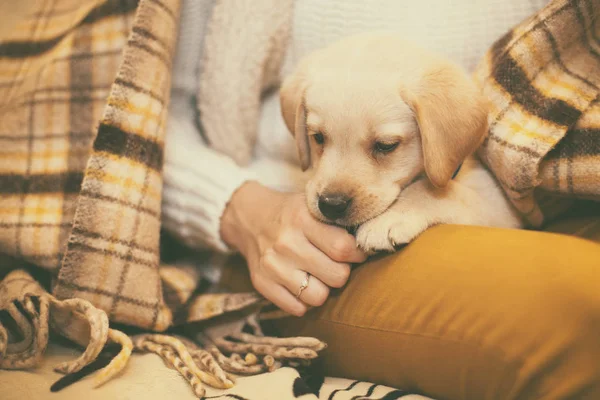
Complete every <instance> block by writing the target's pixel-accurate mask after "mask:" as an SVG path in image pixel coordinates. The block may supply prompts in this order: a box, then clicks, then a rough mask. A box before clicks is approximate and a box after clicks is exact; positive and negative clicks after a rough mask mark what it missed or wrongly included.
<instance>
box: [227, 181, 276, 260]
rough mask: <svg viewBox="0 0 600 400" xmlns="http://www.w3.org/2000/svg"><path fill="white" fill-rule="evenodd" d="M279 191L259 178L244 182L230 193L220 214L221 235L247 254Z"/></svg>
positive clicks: (231, 245) (229, 244) (230, 244)
mask: <svg viewBox="0 0 600 400" xmlns="http://www.w3.org/2000/svg"><path fill="white" fill-rule="evenodd" d="M276 195H277V192H275V191H273V190H271V189H269V188H267V187H265V186H263V185H261V184H260V183H258V182H256V181H247V182H245V183H243V184H242V185H241V186H240V187H239V188H238V189H237V190H236V191H235V192H234V193H233V195H232V196H231V199H230V200H229V203H228V204H227V207H225V211H224V212H223V215H222V216H221V224H220V235H221V239H222V240H223V241H224V242H225V243H226V244H227V245H228V246H230V247H233V248H235V249H237V250H238V251H240V252H241V253H242V254H243V255H244V256H246V257H247V252H248V244H249V242H250V241H252V240H254V239H255V238H256V237H257V236H258V234H259V232H260V226H261V221H265V219H266V214H267V213H268V211H269V209H270V208H271V207H272V203H273V196H276Z"/></svg>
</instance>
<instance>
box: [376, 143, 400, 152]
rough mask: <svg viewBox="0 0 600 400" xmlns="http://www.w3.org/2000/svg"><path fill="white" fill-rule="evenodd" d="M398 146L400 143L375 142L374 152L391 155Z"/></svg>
mask: <svg viewBox="0 0 600 400" xmlns="http://www.w3.org/2000/svg"><path fill="white" fill-rule="evenodd" d="M399 144H400V142H394V143H384V142H376V143H375V147H374V150H375V151H376V152H377V153H391V152H392V151H394V150H395V149H396V147H398V145H399Z"/></svg>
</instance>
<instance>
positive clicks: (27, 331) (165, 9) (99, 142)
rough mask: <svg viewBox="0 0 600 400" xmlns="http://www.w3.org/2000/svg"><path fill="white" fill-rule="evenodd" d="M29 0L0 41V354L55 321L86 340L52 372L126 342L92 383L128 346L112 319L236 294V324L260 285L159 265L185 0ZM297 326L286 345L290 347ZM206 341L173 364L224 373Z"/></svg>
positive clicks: (32, 350)
mask: <svg viewBox="0 0 600 400" xmlns="http://www.w3.org/2000/svg"><path fill="white" fill-rule="evenodd" d="M33 4H34V6H33V7H31V8H30V9H29V10H28V11H27V13H26V15H24V16H23V18H21V19H19V20H18V22H17V23H16V25H15V26H14V27H12V29H11V30H10V34H9V35H8V36H6V35H5V37H2V38H1V40H2V41H1V42H0V255H1V256H2V258H0V263H2V262H5V263H6V265H2V264H0V267H2V268H0V277H2V276H4V279H2V280H1V281H0V311H2V312H1V313H0V368H28V367H32V366H35V365H36V364H37V363H38V362H39V360H40V358H41V356H42V355H43V352H44V350H45V347H46V343H47V339H48V331H49V329H50V328H52V329H53V331H54V332H55V333H57V334H59V335H61V336H65V337H67V338H69V339H71V340H73V341H75V342H77V343H79V344H81V345H82V346H85V347H86V350H85V351H84V353H83V354H82V355H81V356H80V357H79V358H78V359H76V360H74V361H71V362H68V363H65V364H63V365H59V366H57V371H59V372H63V373H72V372H75V371H78V370H80V369H81V368H83V366H85V365H86V364H88V363H89V362H91V361H92V360H93V359H95V358H96V357H97V356H98V355H99V353H100V351H101V350H102V348H103V347H104V345H105V344H106V343H109V342H113V343H118V344H119V345H120V346H121V352H120V353H119V355H118V356H117V357H115V358H114V359H113V361H112V362H111V363H110V364H109V365H108V366H107V367H106V368H104V369H103V370H102V371H101V372H100V373H99V375H98V376H97V379H98V381H97V383H98V384H101V383H103V382H105V381H106V380H107V379H109V378H110V377H112V376H114V375H116V374H117V373H118V372H119V371H120V370H121V369H122V368H124V366H125V364H126V362H127V360H128V358H129V354H130V353H131V351H132V348H133V347H134V344H133V343H132V341H131V340H130V339H129V338H128V337H127V336H126V335H124V334H123V333H121V332H119V331H116V330H114V329H110V328H109V320H110V321H111V322H120V323H123V324H127V325H132V326H136V327H138V328H144V329H146V330H153V331H164V330H166V329H167V328H169V327H170V326H172V325H174V324H181V323H185V322H191V321H199V320H206V319H209V318H212V317H215V316H218V315H221V314H224V313H228V312H232V311H240V310H242V309H243V311H244V312H242V313H240V314H238V315H239V316H236V317H235V318H238V319H239V320H240V321H241V323H242V324H241V325H240V324H234V325H232V326H233V327H239V328H240V329H241V327H242V326H243V322H244V320H245V318H247V317H248V315H249V314H253V315H255V314H256V313H257V312H258V309H259V308H260V307H261V305H262V304H264V300H262V298H261V297H260V296H258V295H257V294H256V293H235V294H228V293H220V294H217V293H211V292H210V291H204V290H203V289H205V287H206V286H205V285H202V282H203V281H202V280H201V277H200V276H199V273H198V271H197V270H196V269H195V268H193V267H191V266H189V265H182V264H179V265H177V266H169V265H161V258H160V246H159V239H160V209H161V195H162V193H161V192H162V164H163V147H164V140H165V137H164V136H165V129H164V128H165V122H166V118H167V110H168V101H169V93H170V86H171V70H172V66H171V63H172V60H173V55H174V54H173V52H174V49H175V42H176V33H177V31H178V29H177V24H178V17H179V6H180V5H179V0H140V1H139V2H138V1H137V0H87V1H82V0H40V1H35V2H33ZM3 7H7V6H6V5H4V4H0V15H2V11H3ZM5 260H6V261H5ZM23 267H31V269H30V270H29V272H27V271H26V270H24V269H22V268H23ZM39 267H41V268H42V269H45V271H43V270H41V269H39ZM36 268H37V269H36ZM42 272H43V273H42ZM43 275H50V278H51V280H52V283H53V284H52V286H53V288H52V292H53V293H52V294H50V293H48V292H47V291H46V290H45V289H44V286H45V287H46V289H49V288H48V286H50V285H48V284H46V285H42V284H40V282H42V283H46V282H44V281H45V280H46V279H42V278H43ZM207 292H208V293H207ZM236 329H237V328H236ZM218 332H220V333H221V334H228V332H229V333H235V329H234V331H233V332H231V329H229V328H228V326H225V327H224V328H223V329H219V330H218ZM15 337H16V338H19V337H23V338H24V339H23V340H20V341H17V342H15V341H14V338H15ZM152 337H153V338H154V339H156V338H161V339H160V341H159V342H156V343H154V342H155V341H156V340H158V339H156V340H154V339H151V338H152ZM152 337H149V338H150V339H147V340H145V341H143V343H142V342H139V341H137V342H136V343H138V342H139V343H138V344H140V343H142V344H143V346H142V345H141V344H140V345H139V346H137V349H138V350H141V351H148V350H150V351H156V352H157V353H159V354H161V355H163V356H164V355H165V354H167V355H172V354H174V352H177V353H178V354H179V355H180V356H181V354H182V353H183V352H184V349H185V345H184V344H183V343H182V342H181V341H180V340H178V339H175V338H171V337H169V336H152ZM163 339H164V340H163ZM215 339H219V338H218V337H215ZM153 340H154V341H153ZM256 340H263V341H264V340H267V342H268V341H269V340H270V339H269V338H264V337H261V338H259V339H256ZM291 340H292V341H291V342H289V345H287V344H285V343H287V342H285V343H284V347H285V346H287V347H290V346H291V347H294V348H295V347H298V345H297V344H295V343H296V342H294V339H291ZM163 342H164V343H163ZM317 342H318V341H317ZM269 343H270V342H269ZM276 343H279V342H276ZM307 343H308V342H307ZM310 343H312V342H310ZM318 343H319V346H318V349H321V348H322V347H324V346H321V344H320V342H318ZM159 345H160V346H159ZM292 345H293V346H292ZM218 347H219V346H218V345H217V346H216V347H215V349H218ZM263 347H264V346H263ZM300 347H302V346H300ZM276 348H277V346H275V347H274V349H276ZM252 349H253V348H249V350H248V351H251V350H252ZM311 349H312V348H311ZM303 350H304V348H300V349H299V350H298V351H299V352H300V353H298V352H296V353H290V354H289V355H288V356H282V357H283V359H285V358H286V357H288V358H291V359H295V358H298V354H304V353H302V351H303ZM313 350H314V349H313ZM203 354H204V356H206V357H209V358H210V360H212V361H211V362H210V363H209V364H206V365H204V364H205V361H206V360H205V358H206V357H201V358H199V359H198V360H192V358H191V357H187V358H186V357H184V358H183V359H184V360H186V368H185V371H187V372H185V371H183V369H182V373H184V372H185V373H184V375H186V378H187V379H188V380H189V381H190V383H191V384H192V385H193V386H194V387H195V388H196V389H197V390H198V391H200V388H201V384H200V383H201V382H204V383H207V384H212V385H216V384H217V383H218V382H221V381H222V380H223V379H224V377H226V375H225V374H224V373H223V371H222V370H221V369H220V367H219V368H218V369H215V366H219V365H221V364H223V363H225V364H226V365H229V364H230V363H231V360H230V359H229V358H228V357H225V356H223V355H222V354H221V356H222V357H221V358H219V360H220V361H219V360H216V359H214V356H213V355H210V354H209V353H208V352H206V351H204V353H203ZM219 354H220V353H219ZM313 357H316V350H315V351H312V352H310V353H309V356H308V358H313ZM300 358H302V357H300ZM304 358H306V357H304ZM168 359H169V360H175V361H177V360H176V358H173V357H170V356H169V357H168ZM203 360H204V361H203ZM180 364H181V363H179V362H175V364H174V365H175V366H178V365H179V366H181V365H182V364H181V365H180ZM263 370H264V369H260V368H259V369H256V371H255V373H259V372H260V371H263ZM219 371H220V373H219ZM219 377H220V378H219ZM218 379H221V381H218ZM194 382H195V383H194ZM215 382H217V383H215ZM223 382H224V381H223ZM223 382H221V383H219V385H222V384H225V383H227V382H225V383H223ZM228 384H231V382H229V383H228Z"/></svg>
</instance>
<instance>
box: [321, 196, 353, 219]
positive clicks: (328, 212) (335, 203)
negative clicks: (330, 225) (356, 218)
mask: <svg viewBox="0 0 600 400" xmlns="http://www.w3.org/2000/svg"><path fill="white" fill-rule="evenodd" d="M351 203H352V198H350V197H348V196H346V195H344V194H339V193H336V194H324V195H321V196H319V211H321V213H322V214H323V215H324V216H325V217H326V218H328V219H330V220H336V219H338V218H342V217H343V216H345V215H346V212H347V211H348V208H349V207H350V204H351Z"/></svg>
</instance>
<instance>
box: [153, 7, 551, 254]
mask: <svg viewBox="0 0 600 400" xmlns="http://www.w3.org/2000/svg"><path fill="white" fill-rule="evenodd" d="M213 3H214V0H184V1H183V12H182V16H183V18H182V21H181V27H180V34H181V38H180V41H179V47H178V53H177V55H176V60H175V67H176V72H175V77H174V82H175V86H174V94H173V105H172V107H171V115H170V117H169V118H170V122H169V125H168V128H167V129H168V131H167V132H168V133H167V146H166V147H167V148H166V155H165V178H164V179H165V188H164V199H163V220H164V225H165V227H166V229H167V230H169V231H170V232H172V233H174V234H175V235H177V236H178V237H180V238H182V239H183V240H185V241H186V242H187V243H188V244H190V245H192V246H194V247H210V248H213V249H216V250H220V251H225V250H227V246H226V245H225V244H224V243H223V242H222V241H221V239H220V236H219V221H220V217H221V215H222V212H223V210H224V209H225V207H226V205H227V202H228V201H229V199H230V198H231V195H232V193H233V192H234V191H235V190H236V189H237V188H238V187H239V185H241V184H242V183H243V182H245V181H246V180H249V179H256V180H258V181H260V182H262V183H264V184H266V185H268V186H270V187H273V188H276V189H279V190H301V189H302V187H303V184H304V182H305V180H306V178H307V177H306V176H305V175H304V174H302V173H301V171H300V168H299V167H298V166H297V163H298V160H297V155H296V150H295V148H294V142H293V140H292V137H291V135H290V133H289V132H287V129H286V128H285V124H284V123H283V119H282V117H281V111H280V107H279V101H278V93H277V91H270V92H268V93H267V89H268V88H271V87H273V85H276V84H277V83H278V82H280V80H281V78H282V77H284V76H287V75H288V74H289V73H290V72H291V71H292V70H293V68H294V67H295V66H296V65H297V63H298V61H299V60H300V59H301V58H302V57H304V56H305V55H307V54H308V53H310V52H312V51H313V50H316V49H318V48H321V47H323V46H325V45H327V44H329V43H331V42H333V41H335V40H337V39H340V38H342V37H344V36H347V35H350V34H355V33H359V32H365V31H373V30H388V31H389V30H391V31H395V32H398V34H400V35H402V36H404V37H405V38H406V39H407V40H410V41H412V42H414V43H415V44H417V45H419V46H421V47H424V48H427V49H429V50H431V51H434V52H437V53H439V54H443V55H445V56H447V57H449V58H450V59H451V60H453V61H455V62H456V63H458V64H460V65H462V66H463V67H464V68H466V69H467V70H469V71H472V70H473V69H474V68H475V66H476V64H477V63H478V61H479V60H480V59H481V58H482V57H483V55H484V53H485V52H486V50H487V49H488V48H489V47H490V46H491V45H492V43H493V42H494V41H495V40H496V39H497V38H499V37H500V36H501V35H502V34H503V33H505V32H506V31H508V30H509V29H510V28H511V27H512V26H513V25H516V24H517V23H519V22H520V21H522V20H523V19H525V18H526V17H527V16H529V15H531V14H533V13H535V12H536V11H537V10H539V9H540V8H541V7H542V6H544V5H545V4H546V0H451V1H448V0H435V1H428V2H420V3H418V2H416V3H415V2H408V1H399V0H379V1H377V6H373V2H365V1H362V0H328V1H326V2H325V1H322V0H296V1H294V2H293V4H292V1H290V0H261V1H253V0H218V1H217V4H216V5H215V6H214V9H213V11H214V12H213V14H212V15H209V14H208V12H206V11H202V10H210V9H212V4H213ZM208 18H210V21H209V22H207V21H208ZM290 21H291V23H290ZM207 24H208V28H207V29H206V38H205V44H204V47H203V45H202V44H201V43H202V33H201V32H203V31H204V28H202V27H203V26H206V25H207ZM202 48H203V51H202ZM407 56H409V55H407ZM282 57H283V58H282ZM198 59H201V61H200V65H199V67H200V68H197V66H198V63H197V60H198ZM191 65H193V67H192V66H191ZM190 71H194V73H197V75H196V76H197V79H196V82H194V83H192V81H193V79H192V80H190V79H189V74H190ZM195 71H198V72H195ZM178 74H182V75H184V76H178ZM197 81H199V83H198V82H197ZM196 85H197V86H196ZM196 87H197V93H198V101H197V104H198V109H199V110H200V118H201V125H202V126H203V128H204V129H203V132H202V134H203V135H204V136H205V137H207V138H208V139H209V142H210V144H209V145H208V147H207V145H206V143H204V142H203V141H202V140H200V137H201V136H200V132H199V131H198V128H197V125H196V124H194V118H195V112H194V108H193V107H192V106H191V104H192V97H193V96H194V94H195V93H196ZM178 99H179V100H178Z"/></svg>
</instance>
